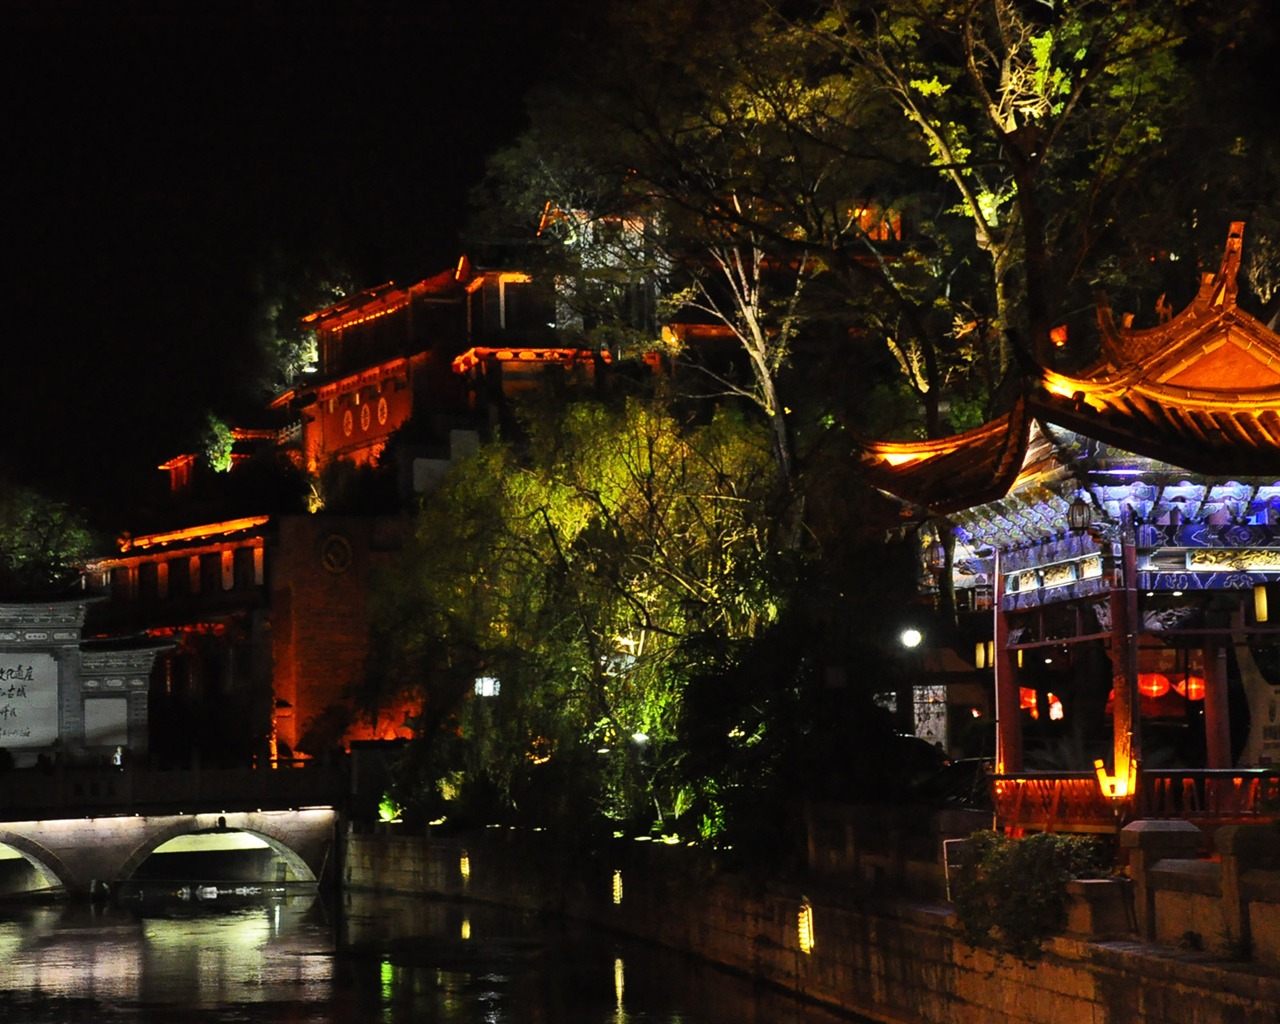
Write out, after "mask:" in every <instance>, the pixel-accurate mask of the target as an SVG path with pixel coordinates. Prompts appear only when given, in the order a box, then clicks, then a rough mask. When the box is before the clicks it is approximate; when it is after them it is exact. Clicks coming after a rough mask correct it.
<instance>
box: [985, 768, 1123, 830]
mask: <svg viewBox="0 0 1280 1024" xmlns="http://www.w3.org/2000/svg"><path fill="white" fill-rule="evenodd" d="M991 799H992V801H993V803H994V804H995V810H996V825H997V827H998V828H1001V829H1004V830H1005V831H1009V832H1014V833H1018V832H1114V831H1116V829H1118V828H1119V826H1120V821H1119V809H1118V807H1117V805H1116V804H1115V803H1114V802H1113V801H1111V800H1108V799H1107V798H1106V797H1104V796H1103V795H1102V791H1101V790H1100V789H1099V788H1098V779H1097V776H1096V775H1095V774H1094V773H1093V772H1053V773H1046V774H1035V775H1030V774H1028V775H992V776H991Z"/></svg>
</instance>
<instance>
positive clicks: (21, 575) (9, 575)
mask: <svg viewBox="0 0 1280 1024" xmlns="http://www.w3.org/2000/svg"><path fill="white" fill-rule="evenodd" d="M94 548H95V538H94V536H93V534H92V532H91V531H90V528H89V526H88V524H87V521H86V520H85V518H84V517H83V516H82V515H81V514H80V513H79V512H77V511H76V510H74V509H73V508H72V507H71V506H70V505H67V504H65V503H64V502H61V501H57V500H55V499H52V498H48V497H45V496H44V495H42V494H40V493H39V492H37V491H34V490H32V489H30V488H27V487H22V486H17V485H13V484H10V485H8V486H6V487H5V488H4V494H3V497H0V593H3V594H4V595H6V596H8V597H11V598H18V599H27V600H30V599H39V598H47V597H50V596H53V595H56V594H59V593H62V592H64V591H69V589H70V588H71V587H72V586H73V585H74V584H75V583H76V582H77V581H78V578H79V568H80V566H81V564H83V562H84V560H85V559H86V558H88V556H89V555H90V554H91V553H92V552H93V550H94Z"/></svg>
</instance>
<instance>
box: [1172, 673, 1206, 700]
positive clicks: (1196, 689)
mask: <svg viewBox="0 0 1280 1024" xmlns="http://www.w3.org/2000/svg"><path fill="white" fill-rule="evenodd" d="M1173 688H1174V689H1175V690H1177V691H1178V693H1179V694H1180V695H1181V696H1183V697H1186V698H1187V700H1204V679H1202V678H1201V677H1200V676H1187V678H1186V679H1184V680H1181V681H1179V682H1176V683H1174V684H1173Z"/></svg>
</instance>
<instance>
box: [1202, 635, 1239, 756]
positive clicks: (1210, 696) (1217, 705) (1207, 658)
mask: <svg viewBox="0 0 1280 1024" xmlns="http://www.w3.org/2000/svg"><path fill="white" fill-rule="evenodd" d="M1204 738H1205V767H1206V768H1230V767H1232V764H1231V720H1230V717H1229V713H1228V711H1227V648H1226V645H1225V644H1223V642H1222V638H1221V637H1218V636H1211V637H1209V638H1208V639H1207V640H1205V644H1204Z"/></svg>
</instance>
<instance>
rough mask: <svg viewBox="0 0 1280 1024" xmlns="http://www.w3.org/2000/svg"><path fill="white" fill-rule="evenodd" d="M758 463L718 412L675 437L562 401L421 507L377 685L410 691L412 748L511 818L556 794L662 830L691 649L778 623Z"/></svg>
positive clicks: (652, 411) (742, 435)
mask: <svg viewBox="0 0 1280 1024" xmlns="http://www.w3.org/2000/svg"><path fill="white" fill-rule="evenodd" d="M771 465H772V464H771V460H770V456H769V445H768V440H767V435H765V434H764V433H762V432H761V431H759V430H755V429H752V428H751V427H749V426H747V425H745V424H743V423H741V422H740V421H738V420H736V419H735V418H734V417H732V416H731V415H729V414H727V413H722V414H720V415H718V416H716V417H714V418H713V419H712V420H711V421H710V422H708V423H705V424H702V425H688V424H681V423H679V422H677V421H676V420H675V419H673V418H672V416H671V415H670V414H669V413H668V412H666V411H665V410H664V408H663V407H662V406H661V405H660V404H657V403H652V402H647V401H641V400H638V399H632V400H629V401H627V402H626V403H624V404H623V405H622V406H621V407H619V408H616V409H614V408H608V407H605V406H603V405H599V404H596V403H577V404H574V405H572V406H570V407H568V408H567V409H564V410H563V412H562V415H561V416H559V417H557V418H554V419H547V420H545V421H542V422H537V423H533V424H531V426H530V436H529V440H528V444H527V446H522V448H521V449H519V450H517V449H516V448H515V447H514V446H511V445H504V444H494V445H492V446H489V447H486V448H485V449H483V450H482V451H481V452H479V453H478V454H477V455H476V456H474V457H473V458H471V459H469V460H467V461H466V462H464V463H462V464H460V465H459V466H457V467H455V469H454V470H453V471H452V472H451V473H450V475H449V476H448V477H447V478H446V480H445V481H444V483H443V484H442V487H441V489H440V490H439V491H437V492H436V493H434V494H433V495H432V496H431V498H430V500H429V501H428V502H427V503H426V506H425V507H424V509H423V511H422V513H421V514H420V516H419V519H418V523H417V543H416V545H415V547H414V550H413V551H412V552H411V553H410V554H409V555H408V556H407V557H406V558H405V559H403V560H402V561H401V565H402V567H403V568H402V570H400V571H398V572H396V573H395V574H394V576H392V577H390V578H388V579H387V580H386V581H385V590H384V592H383V594H384V596H383V601H384V602H385V612H386V614H385V615H382V614H380V615H378V616H377V617H376V618H378V619H381V620H382V621H383V622H384V625H385V629H386V633H385V635H384V636H383V638H382V644H381V645H380V646H381V649H382V651H383V654H382V656H381V657H380V658H379V659H378V660H377V661H376V662H375V666H374V671H373V672H372V676H373V681H374V683H375V684H376V688H377V690H378V691H379V692H382V693H385V692H389V691H395V690H407V689H410V690H411V689H415V688H416V689H418V691H419V692H420V694H421V696H422V701H423V706H424V715H423V722H422V723H421V725H422V732H423V734H424V736H425V742H426V743H428V744H430V743H432V742H436V743H441V744H442V745H441V746H440V748H439V749H440V750H441V751H446V750H447V751H449V752H451V753H455V754H456V753H458V752H459V751H462V752H465V756H466V758H467V764H466V767H467V768H468V769H469V776H470V777H471V778H472V779H481V778H484V779H487V780H488V782H489V783H491V784H492V785H494V786H495V787H496V788H497V789H498V791H499V792H500V793H501V794H502V795H503V797H504V798H505V799H507V800H510V801H511V802H513V803H514V804H516V805H517V807H518V808H519V809H521V810H522V811H525V812H528V813H535V812H534V810H533V809H534V808H535V807H538V808H540V811H539V812H537V813H542V814H556V813H557V808H556V807H554V806H547V803H546V800H547V797H548V794H555V795H556V799H557V800H559V801H566V800H568V799H570V798H571V797H576V798H577V799H578V801H579V802H578V804H577V805H576V810H577V811H578V812H579V813H580V812H581V811H582V810H583V808H584V807H588V806H589V807H591V808H592V809H593V810H594V811H596V812H598V813H600V814H602V815H604V816H605V817H607V818H611V819H614V820H642V821H644V820H647V821H652V820H654V819H656V818H661V817H666V816H669V815H670V814H671V813H672V800H673V799H674V793H673V791H672V788H671V786H670V785H669V784H668V783H667V782H665V781H664V764H665V760H666V758H667V757H668V751H669V749H670V748H671V747H672V744H673V741H674V736H675V731H676V728H677V724H678V721H679V709H680V703H681V700H682V694H683V691H684V687H685V685H686V681H687V679H688V675H689V672H690V671H691V667H692V665H693V664H694V663H696V661H697V660H698V659H699V658H701V657H702V656H703V654H702V651H703V646H702V644H703V641H704V639H705V638H706V637H707V636H709V635H711V636H723V637H733V636H748V635H751V634H753V633H754V632H755V631H757V630H759V629H760V628H762V626H763V625H764V624H766V623H767V622H769V621H770V620H771V619H772V618H774V617H775V616H776V614H777V612H778V601H779V598H778V595H777V594H776V593H775V590H774V579H775V577H774V574H773V572H772V569H771V555H770V552H769V545H768V535H769V527H770V508H769V505H768V502H767V497H768V495H769V493H770V492H771V486H772V484H771V481H772V472H771ZM477 678H485V679H494V680H496V681H497V683H496V684H495V685H496V686H497V687H500V690H499V692H498V693H497V695H496V696H477V695H476V694H475V692H474V690H475V681H476V680H477ZM459 726H460V727H461V729H462V731H463V736H464V737H465V740H466V743H465V744H464V745H463V746H462V747H461V748H460V747H459V746H458V745H457V744H455V743H453V742H452V740H451V738H450V737H451V736H452V734H453V730H455V728H457V727H459ZM444 760H445V758H444V755H443V754H442V755H441V756H440V757H438V758H435V759H434V760H433V759H432V758H430V757H428V758H424V759H423V763H426V764H435V765H436V769H437V770H439V771H443V770H444V769H445V767H446V765H445V764H444ZM455 767H456V765H455ZM551 779H556V780H558V783H559V784H558V785H551V784H550V780H551ZM560 810H561V811H568V810H569V808H568V807H561V808H560Z"/></svg>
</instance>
